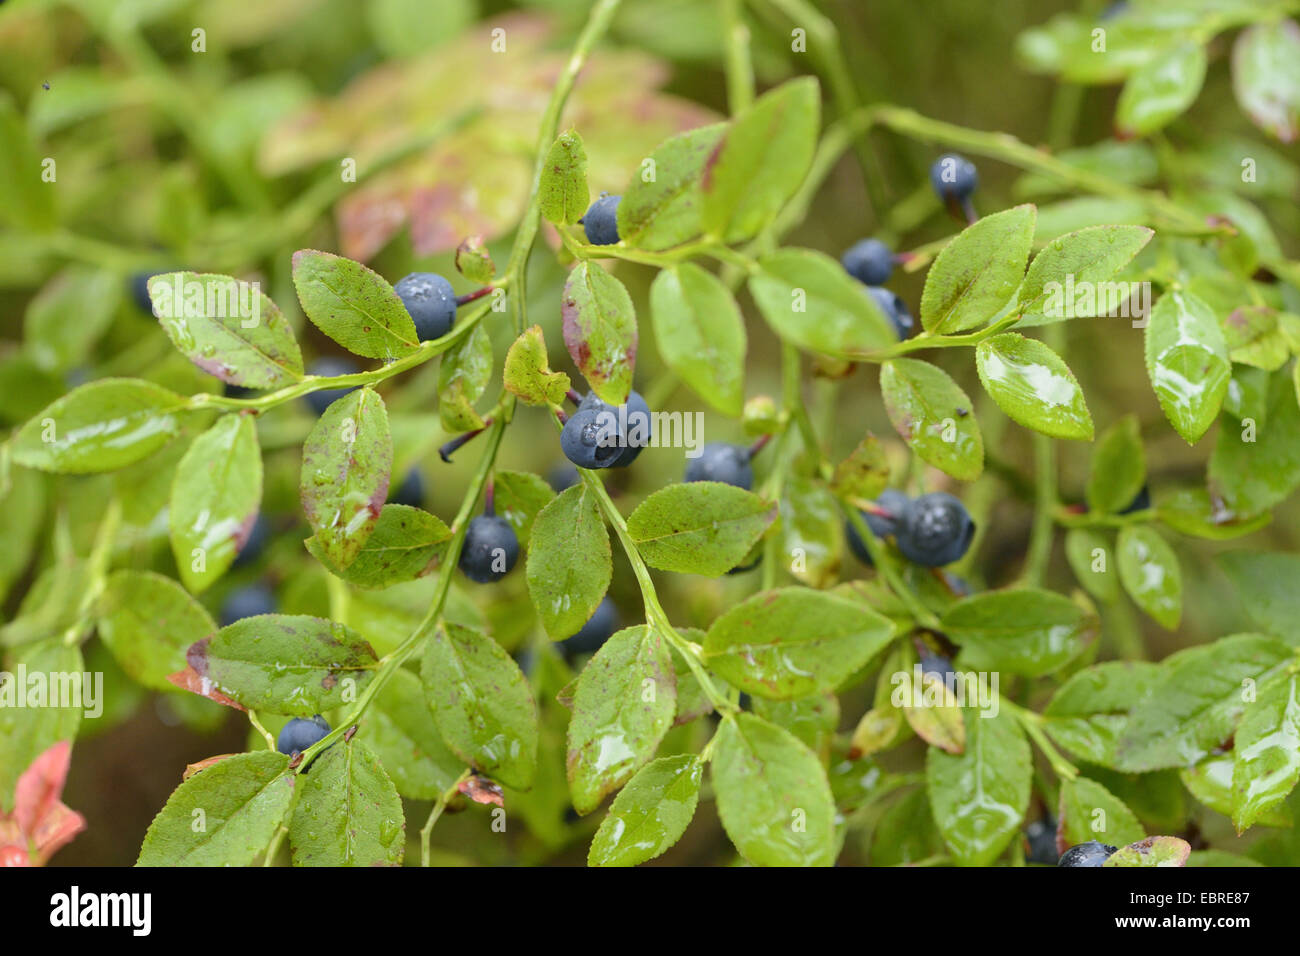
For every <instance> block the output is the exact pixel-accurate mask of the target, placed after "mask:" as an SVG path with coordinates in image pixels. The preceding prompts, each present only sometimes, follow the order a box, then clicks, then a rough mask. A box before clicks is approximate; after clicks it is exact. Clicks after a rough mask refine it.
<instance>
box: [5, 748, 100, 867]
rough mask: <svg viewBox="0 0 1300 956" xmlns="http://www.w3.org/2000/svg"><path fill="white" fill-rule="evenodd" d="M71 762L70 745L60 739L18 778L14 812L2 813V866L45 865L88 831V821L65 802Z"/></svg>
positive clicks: (15, 789)
mask: <svg viewBox="0 0 1300 956" xmlns="http://www.w3.org/2000/svg"><path fill="white" fill-rule="evenodd" d="M71 759H72V747H71V745H70V744H69V743H68V741H66V740H61V741H59V742H58V743H56V744H54V745H53V746H51V747H50V748H49V749H47V750H46V751H45V752H44V753H42V754H41V755H40V756H39V757H37V758H36V759H35V760H33V761H32V763H31V766H29V767H28V768H27V769H26V770H24V771H23V773H22V776H20V777H19V778H18V785H17V786H16V787H15V788H14V809H13V812H12V813H10V814H8V815H6V814H4V813H2V812H0V865H4V866H44V865H45V862H46V860H48V859H49V858H50V857H51V856H53V855H54V854H55V853H56V852H58V851H59V850H60V849H61V848H62V847H64V846H66V845H67V844H68V843H69V842H71V840H72V838H73V837H75V836H76V835H77V834H78V833H80V832H81V831H82V830H84V829H86V820H85V818H84V817H82V816H81V814H79V813H77V812H75V811H74V810H71V809H69V808H68V807H67V806H66V805H65V804H64V803H63V800H62V795H63V785H64V782H65V781H66V780H67V779H68V763H69V761H70V760H71Z"/></svg>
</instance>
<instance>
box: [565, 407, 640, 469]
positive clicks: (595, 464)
mask: <svg viewBox="0 0 1300 956" xmlns="http://www.w3.org/2000/svg"><path fill="white" fill-rule="evenodd" d="M619 438H620V436H619V434H618V429H617V427H616V423H615V427H613V428H611V427H610V423H609V422H608V420H605V419H603V418H602V413H601V412H598V411H596V410H594V409H591V408H579V409H578V410H577V411H576V412H574V413H573V414H572V415H570V416H569V420H568V421H566V422H565V423H564V430H563V431H562V432H560V449H561V450H562V451H563V452H564V457H565V458H567V459H569V461H571V462H573V463H574V464H575V465H577V466H578V467H579V468H609V467H611V466H613V465H615V464H617V463H618V460H619V456H620V455H622V454H623V453H624V452H625V451H626V450H627V449H626V448H624V447H622V445H621V444H620V441H619Z"/></svg>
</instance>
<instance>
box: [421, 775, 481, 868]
mask: <svg viewBox="0 0 1300 956" xmlns="http://www.w3.org/2000/svg"><path fill="white" fill-rule="evenodd" d="M473 773H474V771H473V770H471V769H469V768H468V767H466V768H465V771H464V773H462V774H461V775H460V776H459V777H457V778H456V782H455V783H453V784H452V785H451V786H450V787H448V788H447V789H446V790H444V791H443V792H442V793H440V794H438V799H437V800H435V801H434V804H433V809H431V810H430V811H429V819H428V820H426V821H425V823H424V826H423V827H421V828H420V866H428V865H429V838H430V837H431V836H432V835H433V827H434V824H436V823H437V822H438V819H439V818H440V817H441V816H442V812H443V811H444V810H446V809H447V804H448V803H450V802H451V800H452V798H453V797H455V796H456V794H457V793H458V792H459V791H460V785H461V784H462V783H464V782H465V781H466V780H468V779H469V778H470V776H471V775H472V774H473Z"/></svg>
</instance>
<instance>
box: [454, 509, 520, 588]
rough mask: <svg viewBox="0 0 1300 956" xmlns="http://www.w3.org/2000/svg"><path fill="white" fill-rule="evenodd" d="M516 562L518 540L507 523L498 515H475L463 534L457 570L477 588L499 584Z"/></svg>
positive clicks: (517, 558)
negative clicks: (474, 583)
mask: <svg viewBox="0 0 1300 956" xmlns="http://www.w3.org/2000/svg"><path fill="white" fill-rule="evenodd" d="M518 560H519V538H518V536H516V534H515V529H514V528H512V527H510V522H509V521H507V520H506V519H505V518H502V517H500V516H498V515H479V516H478V517H476V518H474V519H473V520H472V521H470V523H469V527H468V528H467V529H466V530H465V545H464V547H463V548H462V549H461V552H460V569H461V570H462V571H464V572H465V577H467V578H469V579H470V580H471V581H477V582H478V583H479V584H488V583H490V582H492V581H500V580H501V579H502V578H504V577H505V576H506V575H507V574H509V573H510V569H511V568H513V567H514V566H515V562H516V561H518Z"/></svg>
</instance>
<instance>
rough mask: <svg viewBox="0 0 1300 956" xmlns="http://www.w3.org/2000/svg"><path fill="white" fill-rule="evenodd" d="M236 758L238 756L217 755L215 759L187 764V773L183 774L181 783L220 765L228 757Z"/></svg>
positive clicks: (209, 758) (210, 758)
mask: <svg viewBox="0 0 1300 956" xmlns="http://www.w3.org/2000/svg"><path fill="white" fill-rule="evenodd" d="M234 756H236V754H217V755H216V756H215V757H205V758H204V759H202V760H199V761H197V762H196V763H189V764H186V765H185V772H184V773H183V774H181V782H182V783H184V782H185V781H186V780H188V779H190V777H192V776H194V775H195V774H196V773H198V772H199V771H201V770H207V769H208V768H209V767H211V766H212V765H213V764H214V763H220V762H221V761H222V760H225V759H226V758H227V757H234Z"/></svg>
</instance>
